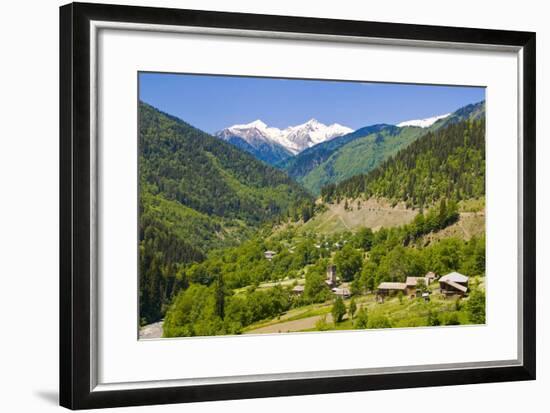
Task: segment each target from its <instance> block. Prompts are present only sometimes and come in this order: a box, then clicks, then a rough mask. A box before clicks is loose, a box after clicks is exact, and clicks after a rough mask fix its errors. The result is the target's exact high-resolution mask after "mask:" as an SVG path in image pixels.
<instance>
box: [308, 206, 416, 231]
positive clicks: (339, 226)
mask: <svg viewBox="0 0 550 413" xmlns="http://www.w3.org/2000/svg"><path fill="white" fill-rule="evenodd" d="M326 206H327V208H328V209H327V210H326V211H324V212H322V213H321V214H318V215H316V216H315V217H314V218H313V219H311V220H310V221H308V222H306V223H305V224H304V225H303V226H302V228H301V230H302V231H313V232H317V233H321V234H334V233H338V232H343V231H353V230H355V229H357V228H360V227H369V228H372V229H373V230H374V231H377V230H379V229H380V228H382V227H386V228H388V227H396V226H399V225H404V224H408V223H409V222H411V221H412V220H413V219H414V217H415V216H416V214H417V213H418V211H417V210H415V209H411V208H407V207H406V206H405V203H403V202H400V203H398V204H397V205H395V206H392V205H391V203H390V202H389V201H388V200H385V199H377V198H370V199H367V200H364V199H356V200H353V201H351V200H350V201H347V206H348V207H347V209H346V202H345V201H342V202H340V203H335V204H326Z"/></svg>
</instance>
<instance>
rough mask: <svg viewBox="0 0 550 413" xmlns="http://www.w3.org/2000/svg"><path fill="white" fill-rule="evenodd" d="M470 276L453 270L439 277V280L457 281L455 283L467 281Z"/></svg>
mask: <svg viewBox="0 0 550 413" xmlns="http://www.w3.org/2000/svg"><path fill="white" fill-rule="evenodd" d="M468 279H469V278H468V277H466V276H465V275H462V274H460V273H458V272H451V273H449V274H447V275H444V276H443V277H441V278H440V279H439V281H445V282H446V281H452V282H455V283H466V282H468Z"/></svg>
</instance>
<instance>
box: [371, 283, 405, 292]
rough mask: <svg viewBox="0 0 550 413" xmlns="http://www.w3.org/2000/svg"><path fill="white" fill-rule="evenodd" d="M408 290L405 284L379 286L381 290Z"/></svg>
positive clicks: (382, 284) (383, 284)
mask: <svg viewBox="0 0 550 413" xmlns="http://www.w3.org/2000/svg"><path fill="white" fill-rule="evenodd" d="M405 288H407V284H405V283H394V282H383V283H380V285H379V286H378V289H379V290H404V289H405Z"/></svg>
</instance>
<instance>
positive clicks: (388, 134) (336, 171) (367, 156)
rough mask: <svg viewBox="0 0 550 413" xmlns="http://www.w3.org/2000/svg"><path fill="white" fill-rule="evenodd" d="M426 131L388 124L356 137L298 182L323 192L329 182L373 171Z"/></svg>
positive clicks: (316, 191)
mask: <svg viewBox="0 0 550 413" xmlns="http://www.w3.org/2000/svg"><path fill="white" fill-rule="evenodd" d="M423 133H424V130H423V129H421V128H414V127H404V128H398V127H396V126H391V125H387V126H386V127H385V128H384V129H382V130H380V131H378V132H375V133H371V134H369V135H366V136H364V137H361V138H358V139H354V140H353V141H351V142H349V143H347V144H345V145H344V146H342V147H340V148H338V149H337V150H336V151H335V152H334V153H332V154H331V155H330V156H329V157H328V158H327V159H326V160H325V161H324V162H323V163H321V164H320V165H318V166H316V167H315V168H313V169H312V170H311V171H310V172H308V173H307V174H306V175H305V176H303V177H301V178H299V179H298V181H299V182H300V183H302V184H303V185H304V186H305V187H306V188H307V189H309V190H310V191H311V192H312V193H314V194H319V193H320V191H321V188H322V187H323V186H325V185H327V184H330V183H333V182H340V181H342V180H344V179H346V178H349V177H351V176H354V175H357V174H360V173H365V172H369V171H371V170H372V169H374V168H376V166H378V165H379V164H380V163H381V162H383V161H384V160H385V159H387V158H388V157H390V156H392V155H394V154H395V153H397V151H398V150H399V149H401V148H403V147H405V146H407V145H409V144H410V143H412V142H414V140H415V139H417V138H418V137H419V136H421V135H422V134H423Z"/></svg>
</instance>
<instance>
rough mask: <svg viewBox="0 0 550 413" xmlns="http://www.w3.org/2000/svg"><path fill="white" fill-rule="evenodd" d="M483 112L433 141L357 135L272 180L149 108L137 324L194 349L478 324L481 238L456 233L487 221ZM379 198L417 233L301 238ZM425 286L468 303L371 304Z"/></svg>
mask: <svg viewBox="0 0 550 413" xmlns="http://www.w3.org/2000/svg"><path fill="white" fill-rule="evenodd" d="M480 107H482V108H484V106H481V104H477V105H469V106H468V107H466V108H462V109H461V110H459V111H457V113H455V114H453V115H452V116H450V117H449V118H448V119H446V120H445V122H441V121H439V122H436V125H437V127H431V128H428V129H427V130H424V129H423V128H418V127H404V128H398V127H395V126H392V125H375V126H373V127H370V129H369V128H362V130H358V131H356V132H354V133H355V135H353V136H351V137H350V136H347V135H346V136H347V137H346V136H344V137H343V138H344V139H342V138H336V139H334V140H332V141H329V142H325V143H323V144H320V145H317V146H319V148H317V146H314V147H312V148H310V149H308V150H306V151H304V152H303V153H302V154H303V155H302V154H301V155H302V156H303V158H302V159H303V160H302V161H300V162H297V161H296V159H297V158H298V157H299V156H300V155H298V157H294V158H290V159H287V160H286V161H284V162H285V163H284V165H279V166H280V168H275V167H272V166H270V165H268V164H266V163H264V162H262V161H261V160H258V159H256V158H254V157H253V156H252V155H250V154H249V153H247V152H245V151H243V150H240V149H239V148H236V147H235V146H233V145H231V144H229V143H226V142H224V141H222V140H220V139H218V138H215V137H213V136H211V135H208V134H206V133H204V132H202V131H200V130H198V129H196V128H194V127H192V126H191V125H189V124H187V123H185V122H184V121H182V120H180V119H178V118H175V117H173V116H171V115H168V114H166V113H163V112H161V111H158V110H157V109H155V108H153V107H152V106H150V105H148V104H146V103H140V106H139V148H140V156H139V183H140V199H139V280H140V291H139V307H140V324H141V326H146V325H148V324H151V323H155V322H159V321H162V323H163V336H164V337H188V336H208V335H227V334H247V333H262V332H282V331H319V330H321V331H326V330H335V329H356V328H358V329H364V328H389V327H412V326H437V325H456V324H472V323H483V322H484V320H485V283H484V276H485V237H484V235H483V233H482V232H479V233H475V234H470V233H466V232H465V233H461V232H459V230H460V229H461V228H463V227H464V224H463V220H467V219H472V216H475V217H481V218H482V219H484V218H483V213H484V196H485V129H484V117H483V114H484V111H481V109H480ZM438 124H439V125H438ZM339 139H340V141H338V140H339ZM329 143H330V144H331V145H332V146H331V145H328V144H329ZM335 154H337V156H335ZM361 158H362V159H363V161H362V162H361V164H359V163H358V162H359V160H360V159H361ZM293 160H294V163H293ZM340 164H342V165H346V168H347V169H346V171H343V172H342V169H341V168H340V167H339V166H338V165H340ZM314 165H316V166H314ZM319 165H322V168H320V169H319ZM330 165H332V166H330ZM331 168H332V169H331ZM319 171H322V172H319ZM357 171H360V172H357ZM287 172H288V173H287ZM327 174H328V175H327ZM327 176H331V177H334V176H337V177H338V179H337V182H333V181H331V179H326V177H327ZM308 182H309V183H308ZM370 198H372V199H374V198H376V199H385V200H388V202H390V203H391V205H392V206H393V205H396V208H397V206H398V205H400V203H402V204H404V205H405V206H404V207H403V208H407V209H408V210H410V211H411V214H410V215H411V219H404V218H403V219H401V220H400V221H396V222H398V223H397V224H395V225H392V226H377V227H372V228H371V227H367V226H364V225H361V223H360V222H359V223H357V224H354V225H353V227H350V228H346V229H345V230H342V231H340V230H338V231H333V230H311V228H310V227H308V225H307V224H308V222H309V221H310V220H314V219H320V218H319V217H321V216H324V215H323V214H325V215H326V214H327V211H329V212H330V211H338V212H335V213H338V214H352V213H354V210H355V212H357V209H360V208H361V203H360V202H359V201H358V200H365V199H370ZM474 206H475V207H474ZM392 208H393V207H390V208H389V210H385V209H384V210H382V209H381V210H380V211H363V212H366V213H370V212H372V213H378V214H392V213H393V209H392ZM331 213H332V212H331ZM336 218H337V219H342V217H341V216H336ZM329 268H335V271H336V278H335V281H336V284H335V285H331V286H328V284H327V269H329ZM430 272H433V273H435V274H437V276H443V275H445V274H448V273H451V272H459V273H462V274H466V275H468V277H469V278H470V282H469V285H468V293H467V294H466V295H465V296H456V297H455V296H452V297H451V298H448V297H446V296H444V295H443V294H442V293H441V292H440V291H439V284H438V282H437V281H433V282H427V283H426V284H425V285H424V284H422V283H421V282H419V284H418V286H417V287H416V290H417V295H418V294H419V295H418V297H412V296H406V295H405V294H403V293H398V294H395V295H391V296H388V297H384V298H381V296H380V295H379V294H378V292H377V288H378V286H379V285H380V284H381V283H384V282H393V283H405V282H406V281H407V277H418V278H422V277H424V276H425V275H426V274H427V273H430ZM423 293H425V294H424V295H422V294H423ZM427 295H429V298H426V297H427Z"/></svg>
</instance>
